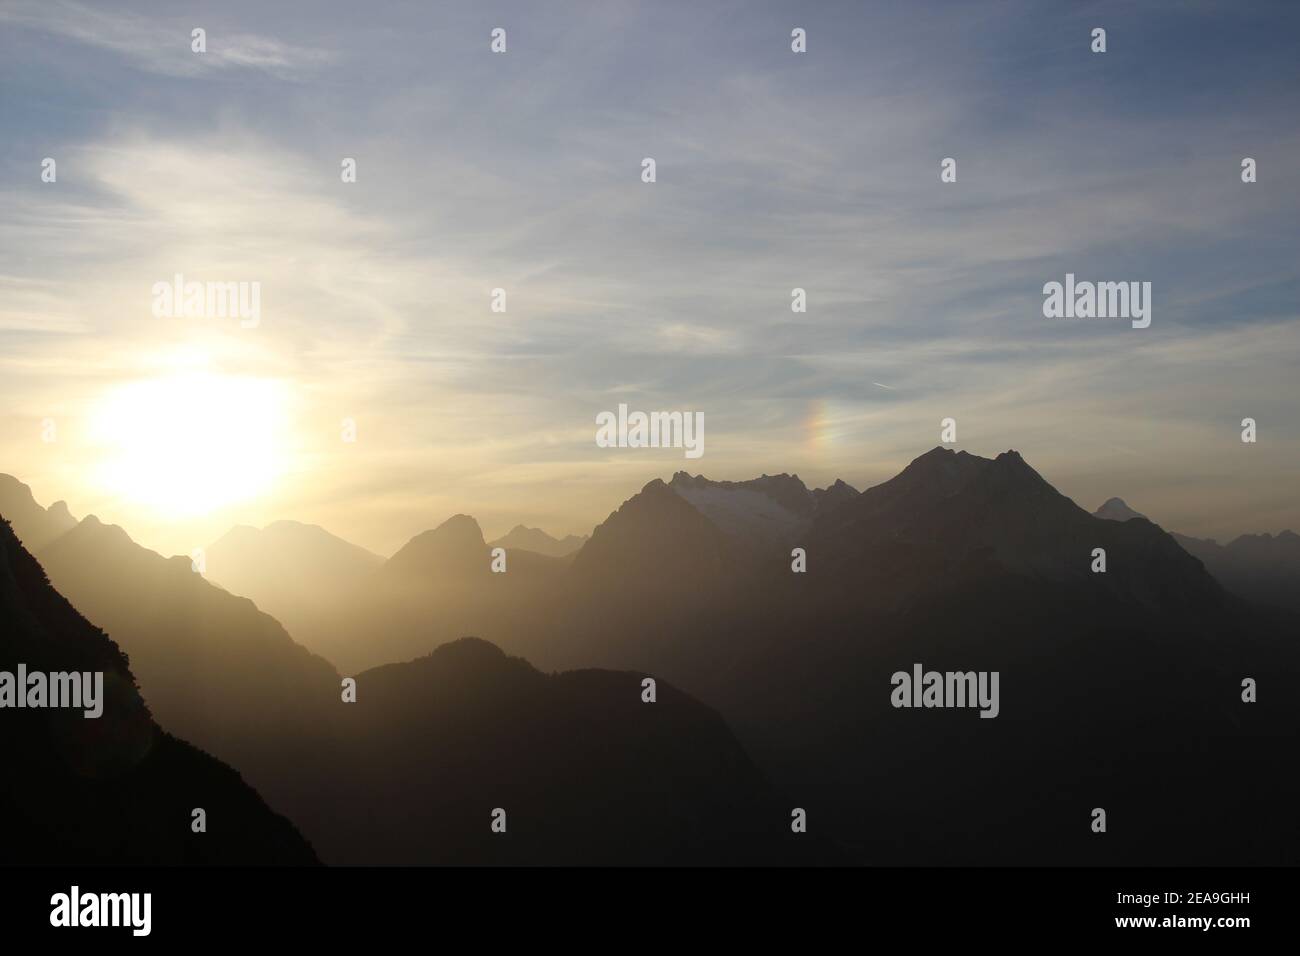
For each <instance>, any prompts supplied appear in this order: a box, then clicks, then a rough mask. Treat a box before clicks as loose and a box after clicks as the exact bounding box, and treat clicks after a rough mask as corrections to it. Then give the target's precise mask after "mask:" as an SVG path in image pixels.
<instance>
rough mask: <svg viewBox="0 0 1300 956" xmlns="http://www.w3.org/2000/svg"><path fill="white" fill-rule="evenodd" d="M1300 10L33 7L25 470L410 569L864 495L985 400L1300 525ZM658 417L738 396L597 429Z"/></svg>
mask: <svg viewBox="0 0 1300 956" xmlns="http://www.w3.org/2000/svg"><path fill="white" fill-rule="evenodd" d="M196 27H201V28H202V29H204V30H205V31H206V42H207V51H206V52H205V53H195V52H193V50H192V49H191V31H192V30H193V29H194V28H196ZM498 27H499V28H502V29H504V30H505V31H506V52H504V53H494V52H492V50H491V49H490V43H491V33H492V31H493V29H495V28H498ZM1095 27H1102V28H1104V29H1105V30H1106V40H1107V49H1106V52H1105V53H1094V52H1092V50H1091V48H1090V47H1091V45H1092V37H1091V33H1092V30H1093V29H1094V28H1095ZM795 28H802V29H804V30H806V33H807V52H806V53H794V52H792V50H791V31H792V30H793V29H795ZM1298 28H1300V8H1298V7H1296V6H1295V5H1294V4H1282V3H1279V4H1268V3H1252V4H1247V5H1243V4H1238V3H1196V2H1191V3H1183V2H1178V3H1175V2H1168V3H1161V2H1152V3H1143V4H1141V5H1138V4H1132V3H1131V2H1116V3H1071V4H1055V3H1036V2H1010V0H1009V2H996V3H978V2H962V3H908V4H902V3H890V4H868V3H819V4H816V5H809V4H796V3H787V4H779V3H760V2H734V3H727V2H709V3H704V4H701V3H675V2H639V3H638V2H619V0H609V2H594V0H593V2H589V3H562V2H552V3H545V4H539V3H535V2H518V3H471V2H466V3H448V4H429V3H423V2H419V3H417V2H411V3H391V4H354V3H340V2H330V0H325V2H313V3H305V2H303V3H284V4H274V5H272V4H265V3H262V2H252V3H249V2H239V0H235V2H223V3H220V4H216V3H212V4H193V3H184V2H167V3H131V2H127V3H115V4H113V5H112V6H111V8H110V7H107V6H105V5H98V4H90V3H85V4H82V3H74V2H58V0H30V2H29V0H6V2H4V3H2V4H0V129H2V130H3V134H4V135H3V145H2V146H0V409H2V410H3V414H2V415H0V471H3V472H7V473H11V474H14V475H15V476H17V477H18V478H20V479H21V480H23V481H25V482H27V483H28V484H29V485H31V486H32V488H33V491H34V493H35V495H36V497H37V499H38V500H39V501H41V502H42V503H43V504H49V503H51V502H53V501H55V500H59V499H63V500H66V501H67V502H68V504H69V507H70V508H71V510H72V512H73V514H74V515H76V516H78V517H81V516H84V515H86V514H90V513H94V514H97V515H98V516H99V517H100V518H101V519H103V520H105V521H110V522H114V523H118V524H121V525H123V527H125V528H126V529H127V530H128V531H129V532H130V533H131V534H132V536H133V537H135V539H136V540H137V541H140V542H141V543H143V544H146V545H148V546H149V547H153V548H155V549H157V550H160V551H162V552H163V553H189V552H190V551H192V550H193V549H194V548H196V547H202V546H205V545H207V544H209V543H211V542H212V541H213V540H215V539H216V538H217V537H219V536H220V535H221V534H222V533H223V532H224V531H225V530H226V529H228V528H229V527H230V526H231V525H233V524H249V525H254V526H259V527H260V526H263V525H265V524H267V523H269V522H271V521H274V520H278V519H294V520H299V521H306V522H311V523H316V524H321V525H323V526H324V527H326V528H328V529H329V530H331V531H333V532H335V533H337V534H340V535H342V536H343V537H346V538H348V539H349V540H352V541H355V542H357V543H358V544H361V545H363V546H365V547H368V548H370V549H372V550H374V551H376V552H379V553H381V554H390V553H392V552H393V551H395V550H396V549H397V548H398V547H400V546H401V544H403V543H404V542H405V541H406V540H407V539H409V538H410V537H411V536H413V535H414V534H416V533H418V532H420V531H422V530H425V529H427V528H430V527H434V526H436V525H437V524H439V523H441V522H442V521H443V520H445V519H446V518H447V517H449V516H451V515H452V514H456V513H468V514H472V515H474V516H475V517H476V518H477V519H478V520H479V522H480V524H481V525H482V526H483V528H484V531H485V533H486V534H487V535H488V537H489V538H491V537H493V536H496V535H499V534H502V533H504V532H505V531H507V530H508V529H509V528H510V527H512V526H513V525H515V524H517V523H524V524H527V525H530V526H540V527H542V528H544V529H545V530H547V531H549V532H551V533H552V534H556V535H557V536H560V535H564V534H568V533H578V534H585V533H589V532H590V531H591V529H592V527H593V526H594V525H595V524H597V523H598V522H600V521H601V520H603V519H604V518H605V517H606V516H607V515H608V514H609V513H610V512H611V511H613V510H615V509H617V507H618V506H619V505H620V504H621V503H622V502H623V501H624V500H626V499H627V498H628V497H630V496H631V495H632V494H634V493H635V492H636V491H637V490H638V489H639V488H640V487H641V486H642V485H644V484H645V483H646V482H648V481H650V480H652V479H654V478H664V479H665V480H666V479H668V478H669V477H671V475H672V474H673V472H675V471H678V470H683V469H684V470H687V471H690V472H691V473H692V474H700V473H702V474H705V475H707V476H708V477H710V478H715V479H731V480H741V479H745V478H750V477H755V476H757V475H759V474H763V473H769V474H775V473H780V472H791V473H797V474H798V475H799V476H800V477H801V478H803V479H804V480H805V481H806V482H807V483H808V484H809V485H810V486H824V485H826V484H829V483H830V482H832V481H834V480H835V479H836V478H843V479H844V480H846V481H848V482H850V483H851V484H853V485H855V486H856V487H858V488H860V489H861V488H865V487H868V486H870V485H872V484H875V483H878V482H880V481H883V480H886V479H888V478H889V477H891V476H892V475H894V474H895V473H897V472H898V471H899V470H900V469H901V468H903V467H904V466H905V465H906V464H907V463H908V462H909V461H911V460H912V459H913V458H915V457H917V456H918V455H920V454H922V453H924V452H925V451H927V450H929V449H930V448H933V447H934V446H936V445H938V444H940V437H941V435H940V431H941V425H940V423H941V421H942V420H943V419H945V418H953V419H955V421H956V441H955V443H953V445H952V447H955V448H959V449H964V450H967V451H970V452H971V453H973V454H979V455H984V456H987V457H992V456H994V455H996V454H997V453H999V452H1001V451H1004V450H1007V449H1012V448H1014V449H1016V450H1018V451H1019V452H1020V453H1021V454H1022V455H1024V457H1025V459H1026V460H1027V461H1028V462H1029V463H1030V464H1031V465H1033V466H1034V467H1035V468H1036V469H1037V470H1038V471H1039V472H1040V473H1041V474H1043V476H1044V477H1045V478H1047V480H1049V481H1050V482H1051V483H1052V484H1054V485H1055V486H1056V487H1057V488H1058V489H1059V490H1060V491H1062V492H1063V493H1064V494H1066V495H1068V496H1070V497H1072V498H1073V499H1074V500H1075V501H1076V502H1078V503H1079V504H1080V505H1081V506H1083V507H1085V508H1087V509H1089V510H1092V509H1094V508H1096V507H1097V506H1098V505H1100V504H1101V503H1102V501H1104V500H1105V499H1107V498H1109V497H1111V496H1119V497H1122V498H1124V499H1125V500H1126V501H1127V502H1128V503H1129V504H1130V505H1131V506H1132V507H1134V508H1135V509H1137V510H1139V511H1141V512H1143V513H1145V514H1147V515H1148V516H1150V517H1151V518H1152V519H1153V520H1155V521H1157V522H1158V523H1160V524H1162V525H1163V526H1164V527H1166V528H1167V529H1170V530H1177V531H1180V532H1183V533H1187V534H1196V535H1203V536H1210V537H1217V538H1220V539H1227V538H1231V537H1234V536H1235V535H1237V534H1241V533H1253V532H1277V531H1280V530H1282V529H1283V528H1287V527H1290V528H1293V529H1297V530H1300V502H1297V496H1296V488H1297V487H1300V424H1297V423H1298V422H1300V388H1298V387H1297V381H1300V377H1298V376H1297V374H1296V368H1297V366H1298V365H1300V361H1298V360H1300V320H1298V316H1297V302H1298V301H1300V281H1298V271H1297V270H1298V268H1300V267H1298V265H1297V263H1298V261H1300V257H1298V256H1297V252H1298V251H1300V229H1298V228H1297V222H1300V217H1298V216H1297V213H1300V189H1298V188H1297V176H1298V175H1300V124H1297V120H1296V117H1297V105H1300V57H1296V56H1295V47H1294V37H1295V36H1296V34H1297V29H1298ZM646 157H651V158H653V159H654V160H655V163H656V181H655V182H653V183H646V182H643V181H642V160H643V159H644V158H646ZM948 157H951V158H954V159H955V160H956V163H957V180H956V182H950V183H945V182H941V180H940V175H939V174H940V162H941V160H943V159H945V158H948ZM1244 157H1251V158H1254V159H1255V160H1256V163H1257V170H1258V181H1257V182H1254V183H1249V184H1247V183H1243V182H1242V180H1241V162H1242V159H1243V158H1244ZM46 158H52V159H54V160H55V162H56V180H55V181H54V182H44V181H42V168H43V167H42V163H43V160H44V159H46ZM345 158H352V159H355V161H356V181H355V182H343V181H342V176H341V173H340V171H341V164H342V161H343V160H344V159H345ZM1067 273H1073V274H1075V275H1076V276H1077V277H1078V278H1079V280H1091V281H1141V282H1150V283H1151V287H1152V322H1151V325H1150V327H1149V328H1145V329H1135V328H1132V327H1131V325H1130V323H1129V322H1128V321H1126V320H1124V319H1086V318H1046V317H1045V316H1044V314H1043V299H1044V296H1043V286H1044V284H1045V283H1047V282H1051V281H1064V278H1065V275H1066V274H1067ZM177 274H181V275H183V276H184V277H185V279H186V280H198V281H212V282H245V283H253V282H256V283H258V288H259V290H260V315H259V321H258V322H257V324H256V326H255V327H245V326H244V325H243V324H241V323H240V322H239V321H238V319H235V318H223V317H212V316H208V317H190V316H169V315H163V316H159V315H156V314H155V311H156V310H155V309H154V308H153V305H154V303H155V295H154V290H155V284H156V283H159V282H164V283H165V282H171V281H172V279H173V277H174V276H175V275H177ZM795 288H802V289H805V290H806V295H807V311H806V312H803V313H795V312H792V310H791V290H792V289H795ZM493 289H504V290H505V292H506V310H505V311H504V312H494V311H493V310H492V308H491V301H492V290H493ZM620 403H625V404H627V405H628V406H629V407H630V408H631V409H633V410H642V411H647V412H649V411H659V410H663V411H670V410H681V411H688V412H699V413H702V414H703V416H704V420H705V425H706V427H705V446H704V447H705V452H704V455H703V456H702V457H701V458H699V459H687V458H686V457H685V456H684V454H683V451H682V449H637V448H602V447H598V446H597V443H596V441H595V433H596V416H597V415H598V414H599V413H601V412H602V411H612V410H616V409H617V407H618V405H619V404H620ZM1246 417H1251V418H1254V419H1255V420H1256V422H1257V427H1258V440H1257V441H1256V442H1254V443H1245V442H1242V441H1241V431H1242V428H1241V421H1242V419H1243V418H1246ZM345 421H350V422H351V423H353V424H354V426H355V428H354V430H353V429H352V428H351V427H349V426H347V425H346V424H345ZM347 437H354V438H355V440H352V441H348V440H344V439H345V438H347Z"/></svg>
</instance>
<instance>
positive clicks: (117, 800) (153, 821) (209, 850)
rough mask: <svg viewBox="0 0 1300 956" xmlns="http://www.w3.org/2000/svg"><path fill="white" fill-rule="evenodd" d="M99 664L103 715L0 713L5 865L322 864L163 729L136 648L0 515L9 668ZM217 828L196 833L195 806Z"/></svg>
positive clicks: (1, 661)
mask: <svg viewBox="0 0 1300 956" xmlns="http://www.w3.org/2000/svg"><path fill="white" fill-rule="evenodd" d="M19 663H23V664H25V665H26V666H27V667H28V669H29V671H46V672H52V671H72V670H76V671H102V672H103V673H104V692H105V698H106V701H105V704H104V712H103V715H102V716H101V717H99V718H97V719H85V718H84V717H83V716H82V713H81V712H80V711H67V710H31V709H24V710H12V709H5V710H0V761H3V763H4V765H5V766H6V767H9V768H21V770H20V771H17V770H16V771H15V772H7V773H5V774H3V775H2V776H0V820H2V821H3V823H4V829H5V834H6V835H5V839H4V840H3V841H0V862H4V863H7V864H28V865H30V864H43V865H48V864H53V863H78V864H84V863H97V864H142V863H143V864H178V863H226V864H257V865H266V864H276V863H279V864H298V865H303V864H311V863H314V862H316V859H315V854H314V853H313V852H312V849H311V847H310V846H309V845H308V844H307V843H306V842H305V841H304V840H303V839H302V837H301V836H300V835H299V834H298V833H297V831H295V830H294V828H293V826H292V825H291V824H290V823H289V822H288V821H287V820H285V819H284V818H283V817H280V816H277V815H276V814H274V813H272V812H271V810H270V809H269V808H268V807H267V806H266V804H265V803H263V802H262V800H261V798H260V797H259V796H258V795H257V794H256V793H255V792H254V791H253V790H251V789H250V788H249V787H248V786H247V785H245V784H244V782H243V781H242V780H241V779H240V777H239V775H238V774H237V773H236V772H235V771H233V770H231V769H230V768H229V767H228V766H226V765H225V764H222V763H220V762H218V761H217V760H215V759H213V758H212V757H209V756H208V755H207V754H204V753H202V752H200V751H199V750H197V749H195V748H194V747H192V746H190V745H189V744H187V743H185V742H183V741H181V740H179V739H177V738H176V737H173V736H171V735H170V734H168V733H166V732H165V731H163V730H161V729H160V728H159V726H158V725H157V724H156V723H154V721H153V719H152V717H151V715H150V713H149V710H148V708H147V707H146V706H145V704H144V701H143V700H142V699H141V697H140V695H139V693H138V692H137V690H136V685H135V678H134V677H133V675H132V673H131V671H130V669H129V667H128V664H127V659H126V657H125V655H123V654H122V653H121V651H120V650H119V649H118V647H117V645H115V644H114V643H113V642H112V641H110V640H109V639H108V637H106V636H105V635H104V633H103V632H102V631H100V630H98V629H97V628H95V627H94V626H92V625H91V624H89V623H88V622H87V621H86V620H85V618H83V617H82V616H81V615H80V614H78V613H77V612H76V611H75V610H73V608H72V606H71V605H70V604H69V603H68V602H67V601H66V600H65V599H64V598H63V597H62V596H61V595H59V594H58V593H57V592H56V591H55V590H54V589H53V588H52V587H51V586H50V585H49V582H48V581H47V580H46V577H45V574H44V572H43V571H42V570H41V567H40V565H39V564H37V562H36V560H35V559H34V558H33V557H32V556H31V554H30V553H29V552H28V551H27V550H26V549H25V548H23V547H22V545H21V544H20V543H19V542H18V539H17V538H16V537H15V535H14V534H13V532H12V530H11V528H10V526H9V524H8V523H7V522H6V521H0V670H4V671H8V672H10V673H13V672H14V671H15V670H16V667H17V665H18V664H19ZM195 807H202V808H203V809H204V810H205V811H206V813H207V821H208V832H207V833H202V834H196V833H193V832H192V831H191V827H190V824H191V811H192V810H193V809H194V808H195Z"/></svg>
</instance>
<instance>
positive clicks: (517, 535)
mask: <svg viewBox="0 0 1300 956" xmlns="http://www.w3.org/2000/svg"><path fill="white" fill-rule="evenodd" d="M586 541H587V536H586V535H582V536H581V537H580V536H578V535H576V534H570V535H566V536H565V537H564V538H553V537H551V536H550V535H549V534H547V533H546V532H545V531H543V530H541V529H540V528H526V527H524V526H523V525H521V524H517V525H515V526H514V527H513V528H511V529H510V533H509V534H506V535H505V536H504V537H500V538H497V539H496V540H495V541H491V542H489V543H488V547H489V548H505V549H506V550H507V551H513V550H519V551H532V552H533V553H535V554H544V555H547V556H548V557H552V558H563V557H565V556H566V555H570V554H573V553H574V552H575V551H577V550H578V549H579V548H581V547H582V546H583V544H584V543H585V542H586Z"/></svg>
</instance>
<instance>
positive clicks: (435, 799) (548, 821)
mask: <svg viewBox="0 0 1300 956" xmlns="http://www.w3.org/2000/svg"><path fill="white" fill-rule="evenodd" d="M643 676H644V675H641V674H633V673H614V672H607V671H593V670H587V671H571V672H567V673H560V674H552V675H546V674H543V673H541V672H540V671H538V670H536V669H535V668H533V667H532V666H531V665H530V664H528V663H527V662H526V661H524V660H522V659H520V658H511V657H507V656H506V655H505V654H503V653H502V652H501V651H500V650H499V649H498V648H497V647H495V646H493V645H492V644H489V643H487V642H484V641H480V640H476V639H473V638H466V639H463V640H458V641H455V642H452V643H449V644H444V645H442V646H440V647H438V648H437V649H436V650H435V651H434V652H433V653H432V654H429V655H427V656H425V657H423V658H420V659H418V660H414V661H411V662H408V663H403V664H391V665H386V666H384V667H380V668H377V669H375V670H372V671H367V672H365V673H363V674H361V675H360V676H359V677H358V681H357V685H358V703H357V704H356V705H355V706H354V707H352V708H350V710H349V713H350V719H349V721H348V723H347V733H346V736H345V739H344V750H343V751H342V753H343V754H346V755H347V766H348V767H349V772H348V773H347V774H345V775H344V778H345V779H344V781H343V786H344V789H343V790H341V791H340V792H339V794H338V796H339V798H340V799H341V801H342V802H343V804H344V805H354V804H356V803H360V802H366V803H368V804H370V805H374V806H377V807H383V812H382V813H375V814H364V815H358V816H357V817H356V819H355V820H354V821H353V825H352V826H351V827H349V828H348V829H346V830H340V831H339V832H338V833H337V834H335V836H336V842H335V843H333V844H331V845H330V846H329V848H328V853H327V855H328V856H329V857H331V858H333V859H338V860H341V861H344V862H353V863H371V862H384V863H430V862H433V863H486V862H493V863H545V864H549V865H555V864H614V865H632V864H640V865H654V864H698V863H714V864H721V863H730V864H737V863H778V862H796V861H801V862H816V861H819V860H824V859H826V858H827V856H826V850H825V847H824V845H823V844H822V841H820V840H818V839H817V838H815V837H814V838H811V839H809V838H808V837H806V836H795V835H794V834H792V833H791V832H790V826H789V820H790V807H789V806H787V805H786V804H785V803H783V802H781V801H779V800H777V799H776V797H775V796H774V795H773V793H772V792H771V791H770V789H769V788H768V786H767V784H766V783H765V781H764V780H763V778H762V776H761V775H760V774H759V772H758V770H757V769H756V768H755V767H754V765H753V764H752V763H751V761H750V760H749V758H748V757H747V756H746V755H745V753H744V751H743V750H742V749H741V747H740V745H739V744H738V743H737V742H736V740H735V738H734V737H733V736H732V735H731V733H730V731H729V730H728V729H727V727H726V725H725V724H724V723H723V721H722V719H721V718H720V717H719V716H718V715H717V714H716V713H715V712H713V711H711V710H709V709H708V708H706V707H704V706H703V705H701V704H700V703H698V702H697V701H695V700H692V699H691V698H689V697H687V696H686V695H684V694H682V693H680V692H679V691H677V690H675V689H674V688H672V687H671V686H669V685H668V684H667V683H664V682H662V681H661V682H659V684H658V687H657V700H656V701H655V702H654V703H646V702H644V701H643V700H642V684H641V681H642V677H643ZM349 786H351V787H353V788H354V789H351V790H349V789H346V788H347V787H349ZM497 808H501V809H503V810H505V812H506V832H505V833H494V832H492V829H491V826H490V824H491V821H492V813H493V811H494V810H495V809H497Z"/></svg>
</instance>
